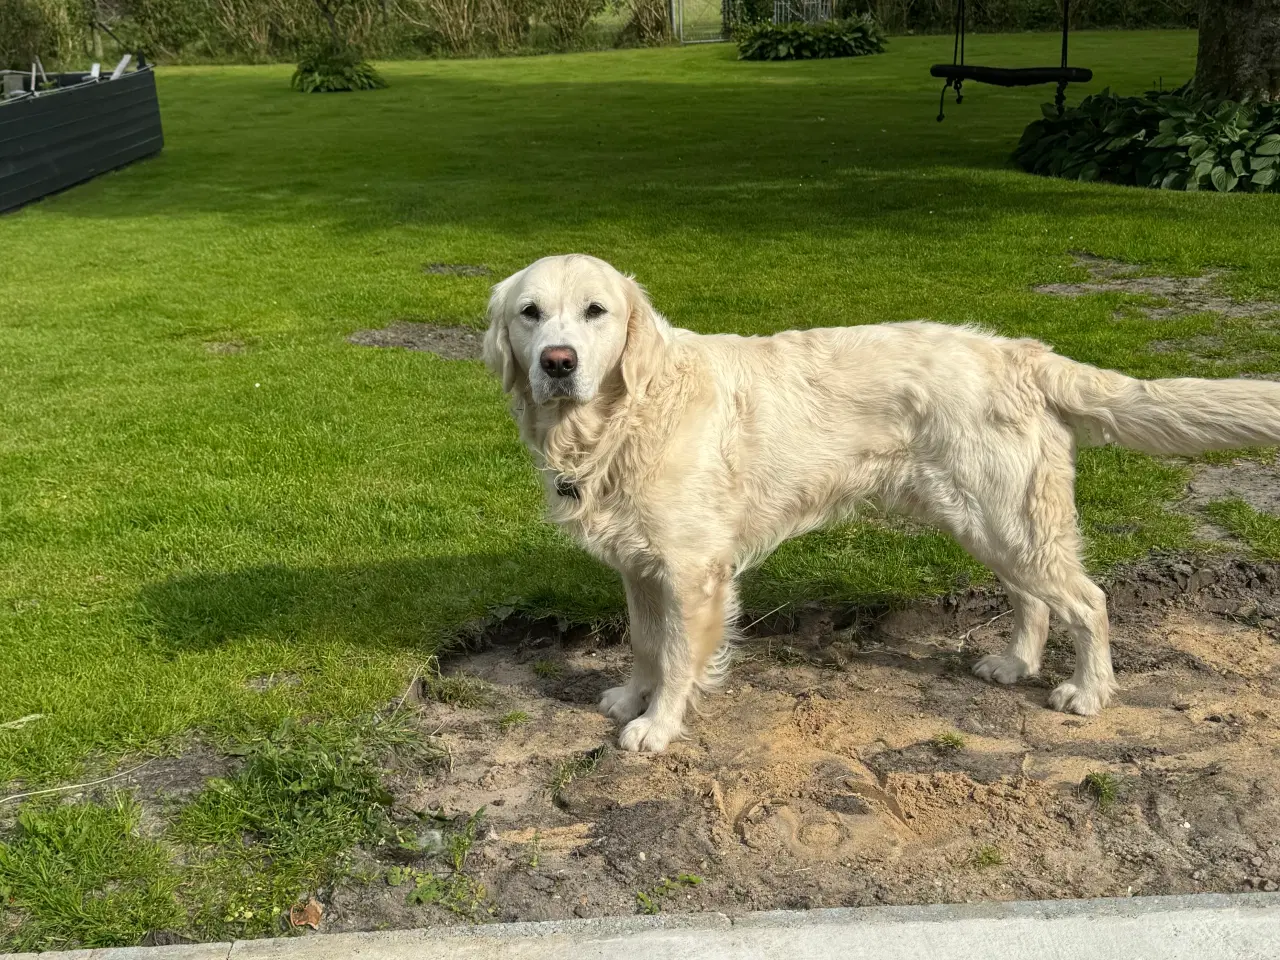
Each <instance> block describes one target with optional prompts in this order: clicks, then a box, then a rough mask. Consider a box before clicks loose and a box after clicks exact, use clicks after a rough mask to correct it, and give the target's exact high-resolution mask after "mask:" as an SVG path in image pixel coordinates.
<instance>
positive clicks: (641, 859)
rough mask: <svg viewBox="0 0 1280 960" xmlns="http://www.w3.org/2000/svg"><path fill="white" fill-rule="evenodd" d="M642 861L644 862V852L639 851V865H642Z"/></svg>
mask: <svg viewBox="0 0 1280 960" xmlns="http://www.w3.org/2000/svg"><path fill="white" fill-rule="evenodd" d="M644 861H645V856H644V851H643V850H641V851H640V862H641V863H644Z"/></svg>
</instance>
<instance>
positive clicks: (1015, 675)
mask: <svg viewBox="0 0 1280 960" xmlns="http://www.w3.org/2000/svg"><path fill="white" fill-rule="evenodd" d="M973 672H974V673H975V674H977V675H978V676H980V677H981V678H982V679H983V680H990V681H991V682H992V683H1017V682H1018V681H1019V680H1021V679H1022V678H1023V677H1029V676H1031V673H1032V671H1031V669H1030V668H1029V667H1028V666H1027V665H1026V664H1025V663H1023V662H1022V659H1021V658H1020V657H1010V656H1006V655H1005V654H1003V653H992V654H988V655H987V656H985V657H983V658H982V659H981V660H979V661H978V662H977V663H975V664H974V665H973Z"/></svg>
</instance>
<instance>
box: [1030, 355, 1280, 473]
mask: <svg viewBox="0 0 1280 960" xmlns="http://www.w3.org/2000/svg"><path fill="white" fill-rule="evenodd" d="M1039 380H1040V385H1041V388H1042V389H1043V390H1044V392H1045V395H1046V396H1047V397H1048V399H1049V403H1050V404H1051V405H1052V406H1053V408H1054V409H1055V410H1056V411H1057V413H1058V415H1059V416H1060V417H1061V418H1062V419H1063V420H1064V421H1066V423H1068V424H1069V425H1071V426H1072V427H1073V428H1075V429H1076V431H1077V433H1078V434H1079V435H1080V436H1081V439H1082V440H1083V441H1085V442H1086V443H1092V444H1106V443H1118V444H1120V445H1121V446H1123V447H1128V448H1129V449H1131V450H1141V451H1143V452H1144V453H1155V454H1181V455H1184V456H1190V455H1193V454H1197V453H1204V452H1205V451H1207V450H1229V449H1233V448H1236V447H1249V446H1268V445H1271V444H1276V443H1280V383H1271V382H1269V381H1266V380H1242V379H1234V380H1197V379H1193V378H1190V377H1187V378H1181V379H1176V380H1135V379H1134V378H1133V377H1126V376H1125V375H1124V374H1121V373H1116V372H1114V371H1112V370H1100V369H1098V368H1097V367H1091V366H1089V365H1088V364H1084V363H1076V362H1075V361H1073V360H1068V359H1067V358H1066V357H1060V356H1057V355H1055V354H1051V353H1046V354H1044V355H1043V363H1042V365H1041V367H1040V376H1039Z"/></svg>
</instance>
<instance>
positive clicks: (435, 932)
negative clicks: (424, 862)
mask: <svg viewBox="0 0 1280 960" xmlns="http://www.w3.org/2000/svg"><path fill="white" fill-rule="evenodd" d="M1267 909H1275V910H1277V914H1276V917H1275V919H1276V924H1277V938H1278V939H1277V943H1280V893H1233V894H1223V893H1204V894H1190V895H1185V896H1167V897H1123V898H1115V899H1099V900H1014V901H1007V902H990V903H972V904H931V905H928V906H918V907H839V908H832V909H822V910H771V911H763V912H760V913H748V914H743V915H741V916H736V917H732V918H731V917H728V916H726V915H725V914H723V913H689V914H668V915H662V914H659V915H657V916H633V917H600V918H595V919H587V920H550V921H544V922H538V923H533V922H526V923H495V924H487V925H483V926H467V927H462V926H458V927H426V928H419V929H408V930H390V931H382V932H371V933H334V934H320V935H311V936H301V937H280V938H275V939H266V940H237V941H235V942H234V943H205V944H183V945H177V946H167V947H116V948H109V949H96V950H71V951H55V952H49V953H39V954H37V953H21V954H14V953H6V954H0V960H34V958H37V957H40V958H44V960H61V958H68V960H72V958H74V960H228V958H231V957H238V956H253V955H254V954H260V955H265V954H267V953H270V954H271V955H272V956H279V955H285V954H295V953H296V954H299V955H309V956H312V957H314V956H316V955H317V954H318V953H325V954H329V955H332V956H334V957H346V956H351V955H352V954H353V953H356V952H359V948H360V946H362V945H369V946H373V945H375V944H376V945H378V946H381V947H383V948H389V949H390V950H391V951H393V952H399V951H403V952H404V955H405V956H406V957H408V956H413V955H414V954H415V952H416V951H415V950H414V948H415V947H417V946H421V945H425V944H431V945H433V947H434V948H435V949H434V950H433V953H432V956H433V957H438V958H447V957H448V955H449V953H450V951H449V948H448V946H447V944H448V942H449V941H450V940H454V941H460V942H465V943H472V944H474V943H475V942H476V941H485V940H489V941H513V940H516V941H518V940H528V941H537V940H540V939H543V938H548V937H569V938H575V939H585V938H600V937H608V938H617V937H627V936H632V935H636V934H642V933H645V932H649V931H672V932H675V933H679V932H681V931H687V932H698V931H704V930H705V931H716V930H730V929H744V930H745V929H754V930H761V929H776V930H786V929H802V928H811V927H822V926H827V925H846V926H847V925H862V926H875V925H881V926H891V925H898V924H922V923H924V924H947V923H959V922H963V921H970V920H1027V919H1043V920H1055V919H1063V918H1089V919H1096V920H1103V921H1105V920H1106V919H1107V918H1126V919H1132V918H1138V917H1143V916H1150V915H1157V914H1180V913H1185V912H1187V911H1191V910H1195V911H1210V912H1232V911H1239V910H1248V911H1258V910H1267ZM460 945H461V943H460ZM330 951H332V952H331V953H330ZM1278 952H1280V947H1278Z"/></svg>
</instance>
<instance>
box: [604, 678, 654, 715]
mask: <svg viewBox="0 0 1280 960" xmlns="http://www.w3.org/2000/svg"><path fill="white" fill-rule="evenodd" d="M600 712H601V713H603V714H604V715H605V716H606V717H612V718H613V719H614V720H617V721H618V722H619V723H630V722H631V721H632V720H634V719H635V718H636V717H638V716H640V714H642V713H644V697H643V696H641V695H640V694H639V693H637V692H636V690H635V688H633V687H631V686H630V685H626V686H621V687H610V688H609V689H608V690H606V691H605V692H604V696H603V697H601V698H600Z"/></svg>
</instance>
